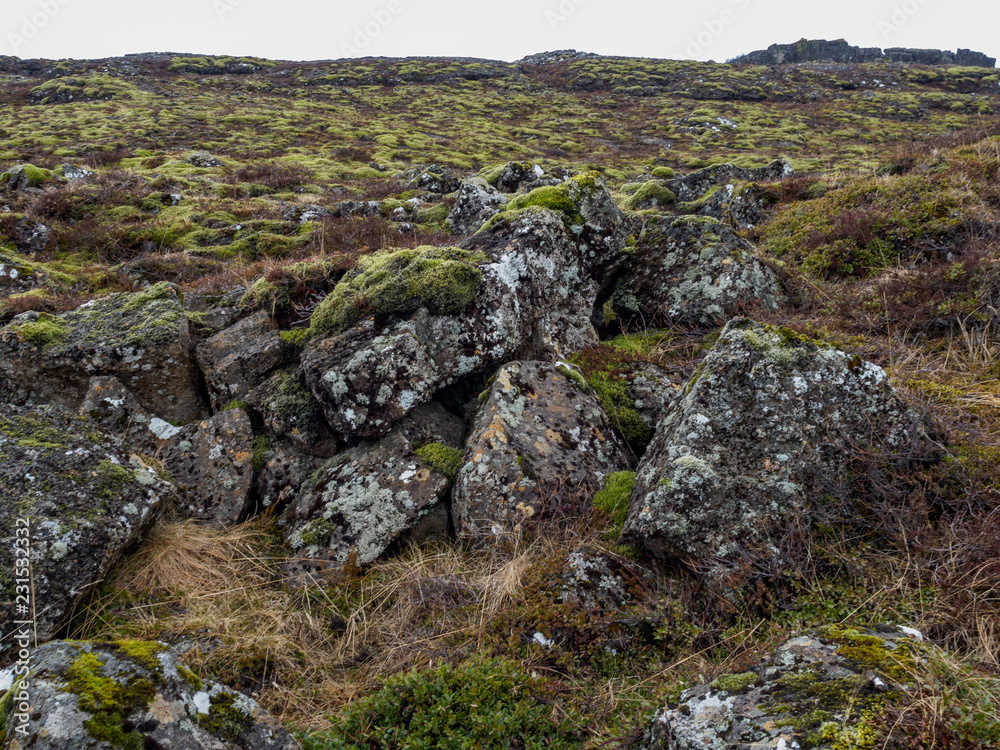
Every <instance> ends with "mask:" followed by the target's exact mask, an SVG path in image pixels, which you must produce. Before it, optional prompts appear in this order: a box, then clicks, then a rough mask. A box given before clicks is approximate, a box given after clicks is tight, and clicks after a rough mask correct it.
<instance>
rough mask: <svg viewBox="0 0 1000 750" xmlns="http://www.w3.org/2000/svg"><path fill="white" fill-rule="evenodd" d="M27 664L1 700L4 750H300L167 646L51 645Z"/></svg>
mask: <svg viewBox="0 0 1000 750" xmlns="http://www.w3.org/2000/svg"><path fill="white" fill-rule="evenodd" d="M27 662H28V664H29V670H28V673H27V675H25V676H24V677H23V679H21V680H17V681H15V683H14V685H13V686H12V688H11V690H10V692H8V693H7V696H6V697H5V698H4V699H0V742H2V744H3V746H4V747H5V748H11V749H12V750H13V749H14V748H29V747H30V748H33V749H34V750H106V749H108V748H128V749H129V750H132V749H134V750H139V749H140V748H160V749H161V750H162V749H164V748H170V750H298V748H299V744H298V742H296V741H295V739H294V738H292V736H291V735H289V734H288V732H287V731H285V729H284V728H282V726H281V725H280V724H279V723H278V721H277V719H275V718H274V717H272V716H271V715H270V714H268V713H267V712H265V711H264V710H263V709H262V708H261V707H260V706H258V705H257V703H255V702H254V701H253V700H252V699H251V698H248V697H247V696H245V695H243V694H242V693H238V692H236V691H235V690H230V689H228V688H226V687H225V686H223V685H220V684H219V683H216V682H212V681H210V680H203V679H201V678H200V677H198V676H197V675H196V674H195V673H194V672H192V671H191V670H189V669H187V668H186V667H184V665H183V664H181V663H180V662H179V661H178V658H177V655H176V654H175V653H173V652H172V651H171V650H170V649H169V648H168V647H167V646H166V645H164V644H162V643H156V642H149V641H115V642H111V643H102V642H88V641H54V642H52V643H48V644H46V645H44V646H42V647H41V648H38V649H36V650H35V651H33V652H32V653H31V655H30V656H29V658H28V660H27ZM22 693H23V694H25V695H27V696H28V698H27V699H26V700H24V701H21V700H20V696H21V695H22ZM29 706H30V710H27V711H23V710H22V709H23V708H25V707H29Z"/></svg>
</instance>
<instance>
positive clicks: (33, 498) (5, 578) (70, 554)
mask: <svg viewBox="0 0 1000 750" xmlns="http://www.w3.org/2000/svg"><path fill="white" fill-rule="evenodd" d="M172 494H173V488H172V487H171V486H170V485H169V484H168V483H166V482H165V481H163V480H162V479H160V478H159V477H158V476H157V475H156V474H155V473H153V472H152V471H149V470H147V469H145V468H142V467H141V466H140V468H136V467H134V466H132V465H130V463H129V453H128V446H126V444H125V443H123V442H122V441H121V440H120V439H119V438H117V437H114V436H110V435H105V434H103V433H101V432H99V431H98V430H97V429H96V427H95V426H94V425H93V424H91V423H89V422H88V421H86V420H84V419H83V418H81V417H76V416H73V415H71V414H70V413H68V412H66V411H64V410H63V409H61V408H59V407H57V406H53V405H49V406H37V407H33V408H29V407H18V406H13V405H9V404H7V405H5V406H4V407H3V410H2V412H0V498H3V502H0V571H3V572H2V574H0V590H2V595H0V631H2V632H3V638H2V639H0V664H6V663H9V662H10V660H11V658H12V655H11V654H12V647H13V646H14V642H13V641H12V639H11V633H12V631H14V630H15V628H14V623H15V622H16V621H18V620H26V619H31V618H29V617H27V616H26V615H28V614H30V615H32V617H33V619H34V629H35V630H36V631H37V636H38V640H39V642H42V641H46V640H48V639H50V638H52V636H53V634H54V633H55V632H56V631H57V630H58V629H59V628H60V627H61V626H62V625H63V624H64V623H65V621H66V619H67V618H68V617H69V616H70V615H71V614H72V612H73V611H74V609H75V607H76V606H77V605H78V604H79V603H80V601H81V600H82V599H83V597H84V596H86V595H87V594H88V593H89V592H90V591H91V589H92V588H93V587H94V586H96V585H98V584H100V582H101V581H102V579H103V578H104V576H105V574H106V573H107V572H108V571H109V570H111V569H112V567H113V566H114V565H115V564H116V563H117V562H118V560H119V559H120V557H121V555H122V554H123V553H124V552H125V550H127V549H128V548H129V547H130V546H131V545H132V544H133V543H134V542H135V541H136V540H137V539H138V537H139V535H140V534H142V533H143V532H144V531H145V530H146V529H148V528H149V526H150V525H151V524H152V522H153V521H154V520H155V519H156V517H157V515H158V514H159V512H160V510H161V509H162V507H163V505H164V504H165V503H166V502H167V501H168V499H169V498H170V497H171V496H172ZM19 550H25V551H30V555H31V577H30V578H31V585H30V588H29V589H28V591H29V593H28V594H27V596H28V597H29V600H30V604H31V609H30V610H28V612H25V611H23V610H20V609H19V604H20V603H23V600H19V599H18V596H19V595H25V589H24V588H23V587H24V586H26V585H28V584H26V583H25V582H24V581H22V579H28V576H27V574H26V573H27V571H25V575H23V576H22V575H20V574H19V573H18V570H19V569H20V568H21V567H22V566H21V565H19V564H18V561H23V560H24V558H23V557H22V556H21V553H20V552H19ZM34 632H35V631H33V632H32V637H33V638H34Z"/></svg>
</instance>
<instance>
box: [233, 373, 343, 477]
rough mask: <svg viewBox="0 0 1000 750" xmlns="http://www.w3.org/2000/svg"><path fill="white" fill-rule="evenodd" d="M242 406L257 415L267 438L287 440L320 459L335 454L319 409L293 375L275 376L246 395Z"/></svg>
mask: <svg viewBox="0 0 1000 750" xmlns="http://www.w3.org/2000/svg"><path fill="white" fill-rule="evenodd" d="M246 402H247V403H248V404H249V405H250V406H251V407H253V409H254V410H255V411H257V412H258V413H259V414H260V416H261V418H262V419H263V420H264V427H265V429H267V431H268V433H270V434H271V435H274V436H276V437H285V438H288V440H290V441H291V442H293V443H295V444H296V445H298V446H299V447H300V448H301V449H302V450H305V451H307V452H310V453H314V454H316V455H322V456H324V457H329V456H331V455H333V453H334V452H335V451H336V447H337V446H336V442H335V441H334V439H333V436H332V435H330V431H329V430H328V429H327V427H326V423H325V422H324V421H323V409H322V408H321V407H320V405H319V402H318V401H317V400H316V398H315V397H314V396H313V395H312V394H311V393H310V392H309V391H307V390H306V389H305V388H303V387H302V385H301V384H300V383H299V381H298V379H297V378H296V377H295V373H294V372H287V371H285V372H278V373H275V374H274V375H272V376H271V377H270V378H269V379H268V380H267V381H266V382H264V383H262V384H261V385H259V386H257V387H256V388H254V389H253V390H252V391H250V393H248V394H247V395H246Z"/></svg>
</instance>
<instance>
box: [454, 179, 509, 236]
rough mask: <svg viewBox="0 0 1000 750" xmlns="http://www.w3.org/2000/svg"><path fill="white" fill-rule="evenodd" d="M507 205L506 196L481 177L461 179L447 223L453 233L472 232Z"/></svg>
mask: <svg viewBox="0 0 1000 750" xmlns="http://www.w3.org/2000/svg"><path fill="white" fill-rule="evenodd" d="M505 205H507V198H506V196H504V195H503V194H501V193H500V191H498V190H497V189H496V188H494V187H493V186H491V185H490V184H489V183H488V182H486V180H484V179H482V178H481V177H472V178H470V179H467V180H463V181H462V187H461V188H460V189H459V191H458V198H457V199H456V201H455V205H454V206H453V207H452V209H451V211H450V212H449V213H448V219H447V223H448V226H449V227H451V231H453V232H454V233H455V234H472V233H473V232H475V231H477V230H478V229H479V228H480V227H481V226H482V225H483V224H485V223H486V221H487V220H488V219H490V218H492V217H493V216H495V215H496V214H497V213H499V212H500V209H501V208H503V207H504V206H505Z"/></svg>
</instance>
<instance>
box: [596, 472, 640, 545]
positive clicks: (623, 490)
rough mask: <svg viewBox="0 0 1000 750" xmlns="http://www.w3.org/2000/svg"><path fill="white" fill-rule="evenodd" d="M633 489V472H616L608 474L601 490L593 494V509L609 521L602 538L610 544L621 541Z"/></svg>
mask: <svg viewBox="0 0 1000 750" xmlns="http://www.w3.org/2000/svg"><path fill="white" fill-rule="evenodd" d="M634 487H635V472H634V471H617V472H615V473H613V474H609V475H608V476H607V477H606V478H605V479H604V487H603V489H601V490H599V491H598V492H596V493H595V494H594V499H593V505H594V509H595V510H596V511H598V512H599V513H602V514H604V515H606V516H607V517H608V519H609V524H608V527H607V528H606V529H605V530H604V536H605V538H606V539H607V540H608V541H609V542H610V543H612V544H614V543H617V542H618V540H619V539H621V535H622V529H623V528H624V526H625V519H626V518H627V517H628V509H629V500H630V499H631V497H632V489H633V488H634Z"/></svg>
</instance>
